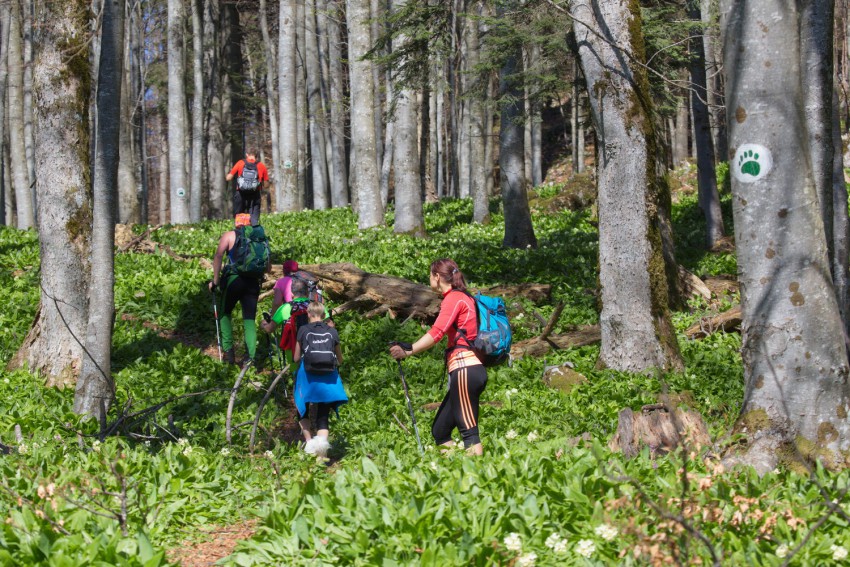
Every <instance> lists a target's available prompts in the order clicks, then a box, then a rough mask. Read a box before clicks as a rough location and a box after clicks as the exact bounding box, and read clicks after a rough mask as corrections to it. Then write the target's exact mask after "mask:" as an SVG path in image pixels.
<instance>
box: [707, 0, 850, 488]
mask: <svg viewBox="0 0 850 567" xmlns="http://www.w3.org/2000/svg"><path fill="white" fill-rule="evenodd" d="M807 4H809V3H808V2H802V3H796V4H795V3H790V4H789V3H788V2H784V1H781V0H763V1H761V2H742V1H740V0H724V1H723V2H721V10H722V12H721V14H722V16H723V18H724V26H725V37H726V43H725V46H724V68H725V69H726V72H727V87H728V90H727V115H729V116H734V117H735V120H732V121H731V122H730V124H729V147H730V152H733V151H734V152H735V155H734V157H733V158H732V160H731V161H730V169H731V170H732V174H733V176H732V193H733V213H734V217H735V241H736V245H737V250H738V271H739V282H740V284H741V307H742V319H743V323H742V327H743V345H742V348H741V354H742V357H743V359H744V375H745V380H746V391H745V399H744V405H743V408H742V415H741V418H740V423H741V424H742V426H743V427H746V429H747V432H748V434H749V435H751V441H752V442H751V444H750V445H749V447H748V449H747V452H746V453H745V454H744V455H743V457H742V458H741V460H742V461H743V462H745V463H748V464H752V465H753V466H755V467H756V469H757V470H758V471H759V472H761V473H764V472H766V471H768V470H771V469H772V468H773V467H774V466H775V465H776V462H777V459H778V458H779V456H780V455H783V454H784V455H786V456H790V457H791V458H794V457H800V456H802V457H806V458H814V457H821V458H823V459H824V460H825V461H826V462H827V464H830V463H832V462H833V459H834V458H835V455H836V453H835V452H836V451H839V450H840V451H847V450H848V449H850V420H848V419H847V412H848V409H850V385H848V380H847V378H848V360H847V351H846V349H845V345H844V340H843V326H842V322H841V319H840V316H839V310H838V305H837V302H836V298H835V293H834V288H833V285H832V279H831V277H830V265H829V259H828V244H827V232H826V230H825V227H824V221H823V217H822V214H821V207H820V201H821V197H820V195H819V194H818V187H819V185H818V181H817V179H816V177H817V175H816V169H815V167H816V166H815V165H814V164H813V163H812V161H811V160H810V158H809V154H808V151H807V149H808V144H809V133H810V132H812V131H813V129H817V128H820V127H821V126H822V125H813V126H810V125H809V124H808V122H809V120H812V119H814V120H822V118H821V117H818V116H814V115H811V114H809V113H808V112H807V108H806V101H807V95H808V93H807V89H806V87H804V83H805V82H806V72H804V70H803V68H802V66H803V65H804V64H805V57H806V55H807V53H806V52H805V50H804V49H802V46H804V45H805V42H804V41H803V38H804V37H805V34H806V33H807V32H805V30H804V29H801V28H805V26H807V25H809V24H810V23H811V22H808V21H807V20H806V17H804V14H805V13H806V11H807V8H810V6H807ZM830 25H831V24H830ZM775 69H782V70H783V72H782V73H776V72H774V70H775ZM745 144H750V145H745Z"/></svg>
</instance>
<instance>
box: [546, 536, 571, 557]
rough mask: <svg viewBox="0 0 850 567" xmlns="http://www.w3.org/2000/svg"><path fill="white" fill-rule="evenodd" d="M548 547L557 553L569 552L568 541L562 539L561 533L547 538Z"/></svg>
mask: <svg viewBox="0 0 850 567" xmlns="http://www.w3.org/2000/svg"><path fill="white" fill-rule="evenodd" d="M546 547H548V548H549V549H551V550H552V551H554V552H555V553H563V552H565V551H566V550H567V540H566V539H564V538H562V537H561V534H559V533H553V534H552V535H550V536H549V537H547V538H546Z"/></svg>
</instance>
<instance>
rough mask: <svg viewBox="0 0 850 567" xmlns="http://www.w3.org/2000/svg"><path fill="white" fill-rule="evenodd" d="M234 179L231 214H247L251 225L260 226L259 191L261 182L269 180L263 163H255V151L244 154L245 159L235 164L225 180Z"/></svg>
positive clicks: (267, 171) (261, 186)
mask: <svg viewBox="0 0 850 567" xmlns="http://www.w3.org/2000/svg"><path fill="white" fill-rule="evenodd" d="M234 177H236V192H235V193H234V194H233V214H234V215H238V214H239V213H249V214H250V215H251V224H252V225H254V226H256V225H258V224H260V191H261V190H262V189H263V182H265V181H268V180H269V170H268V169H266V166H265V164H264V163H263V162H261V161H257V151H256V150H253V149H251V150H248V151H247V152H245V159H244V160H243V159H240V160H239V161H237V162H236V164H235V165H234V166H233V168H232V169H231V170H230V172H229V173H228V174H227V177H226V179H227V180H228V181H231V180H232V179H233V178H234Z"/></svg>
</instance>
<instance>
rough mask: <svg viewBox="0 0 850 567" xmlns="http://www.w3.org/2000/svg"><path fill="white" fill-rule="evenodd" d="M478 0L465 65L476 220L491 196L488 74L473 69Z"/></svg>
mask: <svg viewBox="0 0 850 567" xmlns="http://www.w3.org/2000/svg"><path fill="white" fill-rule="evenodd" d="M480 8H481V3H480V2H475V4H474V6H473V9H472V10H473V15H474V16H475V17H473V18H472V19H471V21H470V22H469V52H468V54H467V57H468V60H467V62H468V65H469V69H470V74H469V77H468V80H469V82H470V85H471V87H472V88H471V90H472V96H471V97H470V99H469V124H470V132H469V144H470V161H471V166H472V167H471V172H472V173H471V177H472V220H473V221H474V222H477V223H488V222H490V198H489V195H488V191H487V189H488V187H487V176H488V172H487V167H486V163H485V160H486V158H487V148H486V138H487V135H488V130H487V117H486V114H485V103H484V101H483V99H484V97H485V96H487V77H486V76H483V75H482V74H480V73H477V72H475V69H476V68H477V67H478V65H479V64H480V62H481V42H480V33H479V27H480V23H479V20H478V16H479V15H480Z"/></svg>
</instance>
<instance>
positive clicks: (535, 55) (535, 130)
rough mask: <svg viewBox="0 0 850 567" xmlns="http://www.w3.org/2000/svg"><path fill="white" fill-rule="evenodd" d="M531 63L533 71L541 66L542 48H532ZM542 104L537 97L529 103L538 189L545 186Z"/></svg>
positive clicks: (533, 171)
mask: <svg viewBox="0 0 850 567" xmlns="http://www.w3.org/2000/svg"><path fill="white" fill-rule="evenodd" d="M529 60H530V63H531V67H532V69H534V68H535V67H536V66H537V65H539V61H540V46H539V45H538V44H536V43H535V44H534V45H532V46H531V54H530V59H529ZM540 107H541V103H540V101H539V100H538V99H537V97H533V98H532V99H531V100H530V101H529V111H530V112H529V116H528V120H529V123H530V125H531V131H530V133H529V134H530V136H531V185H532V186H534V187H537V186H539V185H542V184H543V118H542V116H541V110H540Z"/></svg>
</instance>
